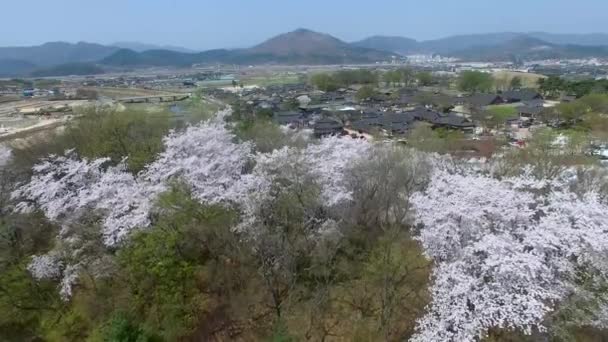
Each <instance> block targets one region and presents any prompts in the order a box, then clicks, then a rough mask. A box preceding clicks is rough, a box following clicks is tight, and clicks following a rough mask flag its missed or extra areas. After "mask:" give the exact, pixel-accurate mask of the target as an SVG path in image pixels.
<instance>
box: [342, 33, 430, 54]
mask: <svg viewBox="0 0 608 342" xmlns="http://www.w3.org/2000/svg"><path fill="white" fill-rule="evenodd" d="M351 44H352V45H353V46H358V47H363V48H368V49H375V50H381V51H389V52H394V53H398V54H401V55H407V54H410V53H415V52H417V51H418V49H419V43H418V42H417V41H416V40H414V39H411V38H405V37H395V36H372V37H368V38H365V39H363V40H360V41H358V42H354V43H351Z"/></svg>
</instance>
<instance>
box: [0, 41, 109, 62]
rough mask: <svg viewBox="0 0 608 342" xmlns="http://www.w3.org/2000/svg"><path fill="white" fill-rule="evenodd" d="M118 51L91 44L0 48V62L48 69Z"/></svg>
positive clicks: (95, 58)
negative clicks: (12, 62) (13, 61)
mask: <svg viewBox="0 0 608 342" xmlns="http://www.w3.org/2000/svg"><path fill="white" fill-rule="evenodd" d="M117 50H118V48H117V47H113V46H104V45H100V44H92V43H84V42H80V43H76V44H71V43H64V42H52V43H45V44H42V45H38V46H28V47H0V60H2V59H13V60H21V61H24V62H28V63H32V64H35V65H37V66H39V67H48V66H54V65H59V64H66V63H81V62H94V61H98V60H100V59H102V58H104V57H107V56H109V55H111V54H113V53H114V52H116V51H117Z"/></svg>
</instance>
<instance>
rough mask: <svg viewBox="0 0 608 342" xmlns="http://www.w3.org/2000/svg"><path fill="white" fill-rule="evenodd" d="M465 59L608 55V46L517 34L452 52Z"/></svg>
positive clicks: (509, 59) (561, 57) (536, 58)
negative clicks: (569, 43) (495, 41)
mask: <svg viewBox="0 0 608 342" xmlns="http://www.w3.org/2000/svg"><path fill="white" fill-rule="evenodd" d="M450 55H451V56H454V57H458V58H461V59H464V60H482V61H513V60H542V59H571V58H588V57H605V56H608V46H584V45H559V44H553V43H549V42H546V41H544V40H540V39H538V38H534V37H531V36H516V37H514V38H513V39H510V40H508V41H505V42H501V43H498V44H494V45H478V46H472V47H468V48H465V49H462V50H459V51H454V52H451V53H450Z"/></svg>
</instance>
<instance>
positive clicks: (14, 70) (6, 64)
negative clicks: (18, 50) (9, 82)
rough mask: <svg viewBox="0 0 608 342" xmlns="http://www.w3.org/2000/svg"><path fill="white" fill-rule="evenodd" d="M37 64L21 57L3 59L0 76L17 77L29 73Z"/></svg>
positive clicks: (0, 65) (0, 63)
mask: <svg viewBox="0 0 608 342" xmlns="http://www.w3.org/2000/svg"><path fill="white" fill-rule="evenodd" d="M34 69H36V65H35V64H32V63H30V62H27V61H23V60H20V59H1V60H0V77H15V76H22V75H26V74H29V73H30V72H32V71H33V70H34Z"/></svg>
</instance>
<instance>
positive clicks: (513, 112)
mask: <svg viewBox="0 0 608 342" xmlns="http://www.w3.org/2000/svg"><path fill="white" fill-rule="evenodd" d="M486 110H487V111H488V113H489V114H491V115H492V116H494V117H501V118H505V119H506V118H509V117H512V116H517V108H516V107H514V106H511V105H496V106H488V107H487V109H486Z"/></svg>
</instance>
